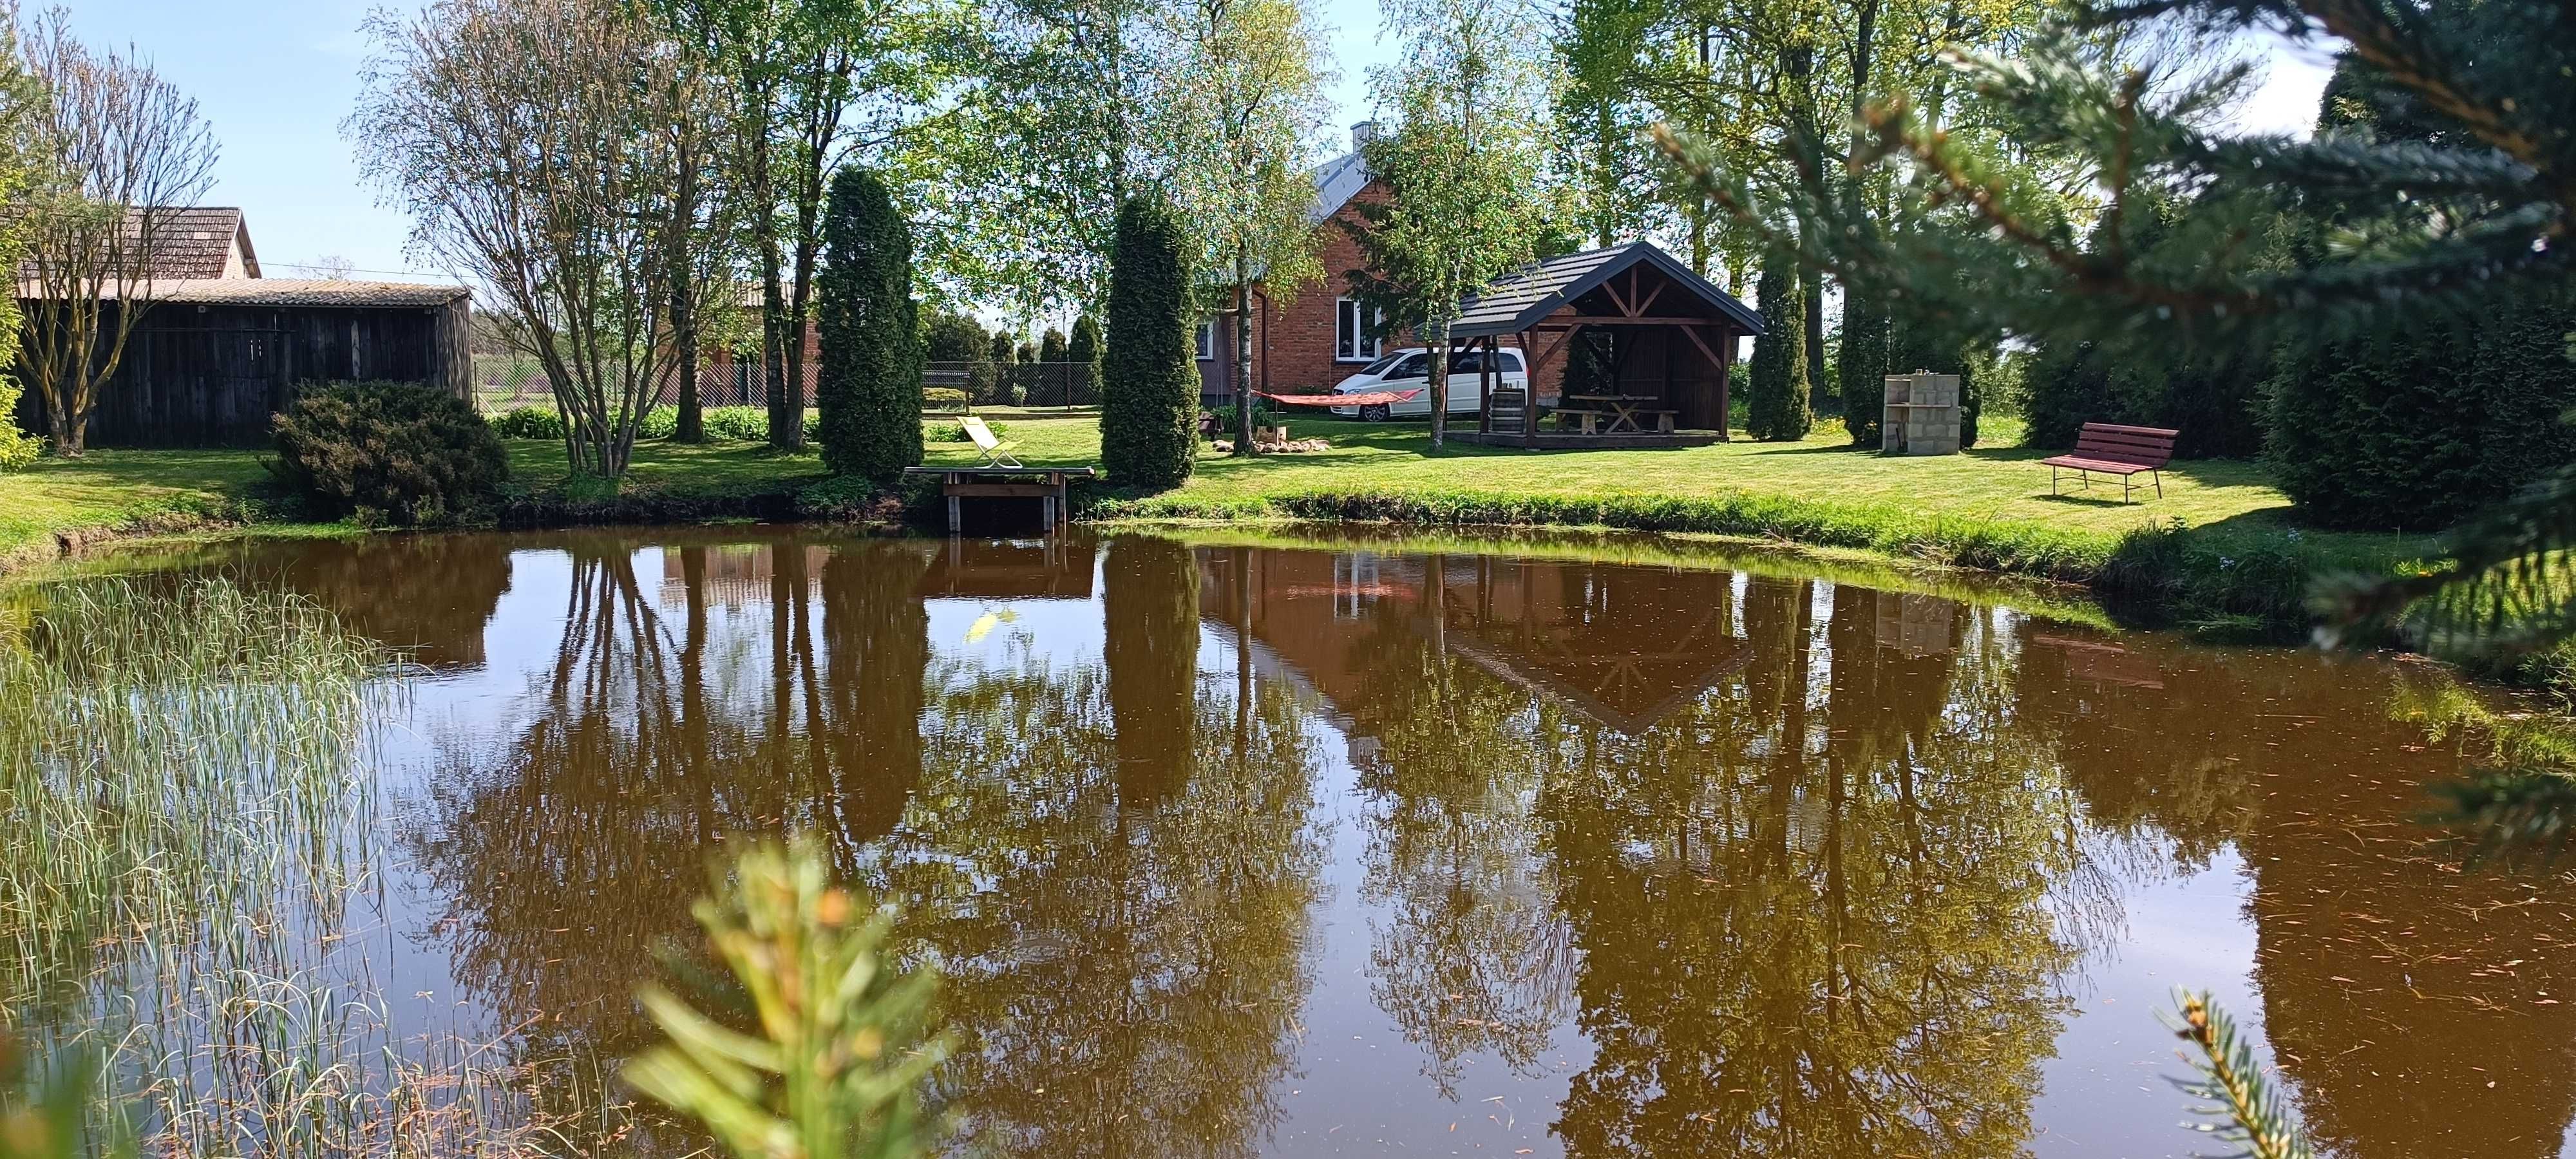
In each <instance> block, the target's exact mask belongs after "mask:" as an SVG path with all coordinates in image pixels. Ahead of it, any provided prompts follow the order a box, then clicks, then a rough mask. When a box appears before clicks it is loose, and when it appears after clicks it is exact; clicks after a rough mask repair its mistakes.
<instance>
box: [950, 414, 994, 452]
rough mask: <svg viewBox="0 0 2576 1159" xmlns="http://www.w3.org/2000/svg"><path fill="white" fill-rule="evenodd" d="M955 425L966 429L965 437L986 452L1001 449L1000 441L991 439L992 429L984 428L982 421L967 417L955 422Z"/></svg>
mask: <svg viewBox="0 0 2576 1159" xmlns="http://www.w3.org/2000/svg"><path fill="white" fill-rule="evenodd" d="M957 425H958V426H961V427H964V428H966V437H967V438H970V439H973V440H975V445H976V446H978V447H981V448H983V449H984V450H987V451H998V450H1001V449H1002V440H1000V439H997V438H994V437H993V428H991V427H988V426H985V425H984V420H983V419H980V418H977V417H976V416H974V415H967V416H966V417H965V418H962V419H959V420H957Z"/></svg>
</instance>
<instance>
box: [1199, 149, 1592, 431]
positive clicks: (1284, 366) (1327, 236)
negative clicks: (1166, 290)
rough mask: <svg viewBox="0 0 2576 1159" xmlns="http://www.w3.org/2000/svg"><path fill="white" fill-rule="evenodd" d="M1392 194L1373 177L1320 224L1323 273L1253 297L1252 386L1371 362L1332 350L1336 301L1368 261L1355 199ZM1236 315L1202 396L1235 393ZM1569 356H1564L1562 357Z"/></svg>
mask: <svg viewBox="0 0 2576 1159" xmlns="http://www.w3.org/2000/svg"><path fill="white" fill-rule="evenodd" d="M1385 199H1386V188H1385V186H1383V185H1379V184H1376V183H1371V184H1370V185H1369V186H1368V187H1367V188H1365V189H1362V190H1360V192H1359V194H1358V195H1357V196H1355V197H1353V198H1352V199H1351V205H1345V206H1343V207H1342V209H1341V212H1339V213H1337V214H1335V215H1334V217H1333V220H1331V221H1329V222H1326V223H1325V224H1324V225H1323V226H1322V227H1321V228H1320V231H1319V233H1320V236H1319V238H1318V241H1319V242H1320V245H1319V247H1318V248H1319V249H1320V251H1321V252H1320V253H1318V254H1317V259H1318V262H1319V264H1320V265H1322V266H1323V269H1324V276H1323V277H1322V278H1321V279H1319V280H1317V281H1314V282H1310V283H1307V284H1306V285H1303V286H1300V287H1298V288H1297V293H1296V294H1295V295H1294V296H1293V297H1291V298H1289V299H1288V300H1287V301H1285V302H1282V301H1279V300H1277V298H1276V297H1274V296H1272V295H1268V294H1259V295H1256V296H1255V298H1254V299H1253V302H1254V306H1255V308H1256V310H1257V314H1256V316H1255V318H1254V320H1253V327H1252V385H1253V389H1255V390H1259V391H1263V392H1266V393H1269V394H1314V393H1319V392H1322V391H1327V390H1330V389H1332V387H1333V384H1334V383H1337V382H1340V381H1341V380H1343V379H1344V378H1347V377H1349V376H1350V375H1352V374H1353V373H1355V372H1357V371H1358V370H1359V369H1360V368H1361V367H1363V366H1366V365H1368V363H1369V361H1370V360H1368V359H1360V360H1356V361H1350V362H1344V361H1340V360H1338V359H1336V358H1335V357H1334V356H1333V353H1334V346H1335V340H1336V338H1337V337H1338V335H1337V333H1336V331H1335V327H1336V326H1338V325H1339V308H1338V305H1337V303H1338V302H1339V301H1340V299H1341V296H1342V295H1343V294H1346V293H1349V292H1350V284H1351V282H1350V273H1351V271H1353V270H1356V269H1360V268H1362V267H1363V266H1364V265H1365V264H1366V262H1365V258H1364V256H1363V255H1362V254H1361V252H1360V247H1359V243H1358V242H1355V241H1352V240H1351V234H1350V231H1351V230H1352V229H1356V228H1359V226H1360V224H1361V222H1360V216H1359V212H1358V210H1356V209H1354V208H1353V206H1356V205H1358V204H1361V203H1363V202H1367V203H1375V202H1381V201H1384V200H1385ZM1233 322H1234V319H1233V315H1232V314H1230V313H1229V314H1226V315H1225V316H1223V317H1221V318H1219V319H1218V322H1217V328H1216V355H1217V357H1216V358H1215V359H1214V360H1213V361H1205V362H1201V363H1199V364H1198V365H1199V381H1200V391H1201V395H1202V397H1203V398H1204V399H1205V400H1206V401H1207V402H1208V403H1209V404H1211V405H1222V404H1224V403H1226V402H1229V401H1231V400H1232V398H1233V393H1232V391H1231V389H1230V388H1229V384H1228V383H1227V381H1226V373H1227V371H1228V369H1229V368H1230V367H1231V366H1232V365H1233V358H1234V353H1233V352H1234V346H1233V342H1234V334H1233V330H1234V325H1233ZM1502 344H1503V345H1505V346H1517V345H1519V339H1518V338H1517V337H1514V336H1505V337H1504V338H1503V339H1502ZM1412 345H1417V343H1416V341H1415V340H1414V337H1413V335H1412V334H1410V333H1400V334H1393V335H1389V336H1388V337H1387V338H1386V339H1385V341H1383V342H1382V343H1381V344H1380V349H1384V350H1396V349H1401V348H1403V347H1406V346H1412ZM1556 361H1557V362H1561V361H1563V360H1562V359H1558V360H1556ZM1562 377H1563V368H1562V367H1561V366H1558V365H1555V364H1554V363H1551V364H1550V365H1549V366H1546V367H1544V368H1542V369H1541V370H1540V372H1539V381H1538V394H1539V398H1540V399H1541V400H1542V401H1553V400H1554V399H1555V398H1556V395H1557V385H1558V382H1559V381H1560V379H1561V378H1562Z"/></svg>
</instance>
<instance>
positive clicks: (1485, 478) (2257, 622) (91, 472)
mask: <svg viewBox="0 0 2576 1159" xmlns="http://www.w3.org/2000/svg"><path fill="white" fill-rule="evenodd" d="M1000 422H1001V425H1002V429H1003V437H1004V438H1005V439H1006V440H1007V441H1008V442H1010V443H1011V444H1012V445H1013V449H1014V451H1015V453H1016V454H1017V455H1018V457H1019V458H1020V459H1022V460H1023V461H1025V462H1028V463H1031V464H1036V465H1047V464H1063V465H1085V466H1087V465H1092V464H1095V463H1097V462H1098V458H1099V446H1100V435H1099V427H1098V421H1097V419H1096V418H1095V417H1093V416H1091V415H1087V414H1075V415H1052V414H1038V413H1014V414H1010V415H1007V416H1002V417H1001V419H1000ZM929 425H930V427H931V428H932V429H933V430H936V431H943V432H952V433H953V432H954V429H955V428H954V425H953V422H951V421H949V420H946V419H938V418H934V419H932V420H931V421H930V424H929ZM1290 425H1291V427H1292V428H1293V431H1294V433H1295V434H1297V435H1298V436H1299V437H1321V438H1323V439H1325V440H1326V441H1328V442H1329V443H1331V445H1332V446H1331V449H1330V450H1328V451H1323V452H1317V453H1311V454H1299V455H1283V456H1263V457H1258V458H1250V459H1238V458H1231V457H1223V456H1216V455H1205V456H1203V457H1202V458H1201V460H1200V462H1199V469H1198V472H1197V474H1196V475H1195V477H1193V478H1192V479H1191V480H1190V481H1189V483H1188V484H1186V485H1184V486H1182V487H1180V488H1177V489H1175V490H1172V491H1168V492H1164V493H1162V494H1158V495H1150V496H1138V495H1126V494H1121V493H1119V492H1117V491H1116V490H1115V488H1114V487H1108V486H1104V487H1100V488H1096V489H1094V490H1093V491H1092V492H1091V493H1090V494H1088V495H1086V496H1083V497H1081V498H1080V499H1079V500H1078V503H1079V504H1080V508H1079V509H1080V510H1081V511H1082V512H1083V513H1084V514H1085V515H1086V516H1087V517H1089V518H1093V519H1102V520H1181V519H1188V520H1210V519H1215V520H1247V519H1249V520H1306V521H1311V520H1339V521H1385V522H1393V523H1405V524H1415V525H1431V526H1470V525H1483V526H1555V527H1607V528H1617V529H1623V530H1634V531H1654V532H1691V533H1706V534H1715V535H1726V536H1739V537H1749V538H1756V539H1774V540H1780V541H1784V542H1789V543H1795V544H1800V545H1807V546H1816V547H1830V548H1847V549H1854V550H1860V551H1868V552H1875V553H1878V554H1881V555H1886V556H1890V557H1895V558H1898V559H1902V560H1907V561H1911V562H1915V563H1919V564H1932V565H1941V566H1954V567H1967V568H1978V569H1984V570H1990V571H1996V572H2002V573H2008V574H2014V575H2023V576H2033V577H2039V578H2043V579H2049V580H2054V581H2059V582H2066V583H2075V584H2082V585H2085V586H2088V587H2090V588H2092V589H2093V590H2095V591H2096V592H2098V593H2101V594H2102V595H2104V596H2106V597H2108V598H2110V599H2112V600H2114V601H2116V602H2126V603H2128V604H2129V605H2130V606H2131V607H2133V608H2136V609H2138V610H2140V611H2142V612H2145V613H2150V614H2158V615H2164V616H2169V617H2172V618H2177V619H2180V620H2182V621H2185V622H2188V623H2192V624H2195V625H2197V626H2201V627H2205V628H2219V629H2225V630H2233V631H2242V632H2246V633H2268V634H2276V635H2277V634H2281V633H2284V632H2289V631H2293V630H2295V629H2296V628H2297V627H2298V626H2299V625H2300V624H2301V623H2303V622H2304V619H2305V613H2304V606H2303V603H2304V598H2305V591H2306V588H2307V585H2308V582H2309V580H2310V578H2311V577H2313V576H2315V575H2316V574H2318V573H2320V572H2322V571H2325V570H2329V569H2338V568H2356V569H2362V570H2372V571H2381V570H2388V569H2393V568H2405V567H2411V566H2416V562H2417V561H2418V560H2419V559H2420V558H2421V557H2422V556H2424V555H2425V554H2426V553H2427V552H2428V551H2430V550H2431V549H2432V546H2433V545H2432V543H2431V541H2430V540H2429V539H2427V538H2426V537H2422V536H2411V537H2398V536H2389V535H2359V534H2348V533H2320V532H2316V531H2313V530H2307V529H2302V528H2300V527H2299V526H2298V525H2297V524H2296V523H2295V521H2294V520H2293V519H2292V518H2291V512H2290V507H2289V503H2288V501H2287V500H2286V499H2285V498H2283V497H2282V495H2281V494H2280V493H2279V491H2277V490H2276V489H2274V488H2273V487H2272V486H2271V485H2270V483H2269V482H2268V481H2267V480H2266V479H2265V477H2264V475H2263V473H2262V471H2261V469H2260V468H2259V467H2258V466H2257V465H2255V464H2251V463H2243V462H2228V461H2209V462H2186V463H2178V464H2176V465H2175V466H2174V467H2173V468H2172V469H2171V470H2169V471H2167V472H2166V474H2165V494H2164V495H2163V497H2161V498H2153V497H2150V498H2148V499H2146V500H2143V501H2141V502H2138V503H2135V504H2124V503H2122V502H2120V501H2119V500H2118V498H2117V494H2118V492H2117V491H2116V489H2114V490H2111V491H2110V492H2109V495H2110V496H2111V497H2109V498H2105V497H2104V494H2105V493H2104V491H2103V490H2102V489H2101V484H2099V483H2097V484H2096V489H2095V490H2094V491H2093V492H2092V493H2090V494H2087V493H2084V492H2080V491H2079V492H2076V493H2074V494H2071V495H2067V494H2061V495H2054V496H2052V495H2051V494H2049V480H2048V470H2047V468H2045V467H2043V466H2041V465H2039V463H2038V461H2037V460H2039V459H2040V458H2043V457H2045V454H2046V452H2042V451H2035V450H2024V449H2021V448H2000V449H1997V448H1984V449H1979V450H1975V451H1972V452H1969V453H1967V454H1963V455H1956V456H1943V457H1936V458H1917V459H1892V458H1884V457H1880V456H1878V455H1874V454H1868V453H1864V452H1857V451H1853V450H1851V449H1849V448H1848V447H1847V446H1845V445H1843V442H1842V440H1841V438H1840V436H1839V432H1838V431H1835V430H1831V429H1827V430H1823V431H1820V432H1819V433H1818V434H1817V435H1816V436H1815V437H1814V438H1811V439H1809V440H1807V441H1805V442H1799V443H1755V442H1750V441H1741V440H1739V441H1735V442H1730V443H1723V444H1718V445H1715V446H1709V447H1698V448H1688V449H1679V450H1664V451H1562V452H1547V453H1536V454H1534V453H1530V452H1526V451H1519V450H1509V449H1500V448H1489V447H1464V446H1454V445H1453V446H1450V447H1446V448H1444V449H1442V450H1440V451H1438V452H1433V451H1431V449H1430V447H1429V439H1428V433H1427V431H1426V430H1425V428H1424V427H1423V426H1421V425H1420V424H1385V425H1373V424H1362V423H1355V422H1339V421H1333V420H1305V421H1296V422H1292V423H1291V424H1290ZM1991 433H1992V434H1994V435H1996V436H2000V437H2003V438H2010V437H2011V436H2012V435H2013V434H2014V433H2015V432H2013V431H2011V430H2009V429H1998V430H1995V431H1993V432H1991ZM510 454H511V460H512V483H511V487H510V493H509V495H508V496H507V498H506V499H505V502H504V503H503V504H502V506H501V509H500V510H499V512H498V514H497V518H498V520H499V522H500V523H502V524H503V525H504V526H516V527H536V526H557V525H567V524H588V523H643V522H690V521H704V520H720V519H791V518H854V517H888V516H892V515H893V514H895V513H896V506H895V504H894V503H892V502H891V501H889V500H887V499H883V498H877V497H871V496H868V495H866V494H865V493H863V492H860V491H858V490H856V489H853V488H850V487H847V486H844V485H839V484H834V483H831V482H829V481H828V477H827V476H825V475H824V474H823V472H822V467H821V464H820V462H819V461H818V460H817V459H816V458H815V457H814V456H812V455H779V454H773V453H771V452H769V451H766V450H764V449H762V448H760V447H759V446H757V445H754V444H749V443H715V444H705V445H698V446H683V445H679V444H671V443H646V444H643V445H640V446H639V447H637V449H636V455H635V460H634V464H633V466H632V468H631V469H630V471H629V473H628V476H627V478H626V480H625V481H624V483H623V484H622V485H621V486H619V487H617V488H614V489H610V488H606V487H602V486H600V485H598V484H596V483H594V482H591V481H587V480H580V479H574V478H571V477H569V475H568V472H567V471H566V469H565V467H564V459H563V454H562V451H561V449H560V448H559V447H557V446H556V445H554V444H552V443H547V442H514V443H512V444H511V445H510ZM259 458H260V454H259V453H258V452H255V451H148V452H147V451H106V452H96V453H93V454H92V455H91V456H90V457H89V458H87V459H84V460H80V461H77V462H71V463H65V462H61V461H54V460H48V461H46V462H44V463H42V464H40V465H39V466H38V467H37V468H36V469H34V470H32V471H29V472H27V473H24V474H20V475H15V476H0V513H5V514H0V560H16V561H18V562H24V561H25V560H27V559H31V558H47V557H50V556H52V555H53V554H55V553H56V551H57V550H58V546H59V545H61V544H64V543H73V544H77V543H79V542H82V541H85V540H88V539H93V538H97V537H100V536H106V535H113V534H119V533H130V532H134V531H144V532H153V531H166V530H171V529H178V528H186V527H189V526H192V525H202V524H206V523H212V522H223V521H236V520H237V521H248V522H256V523H260V524H262V528H261V529H262V530H263V531H264V532H282V531H303V532H308V533H311V532H317V531H337V530H341V529H339V528H336V527H324V526H316V525H311V524H298V523H296V522H294V516H293V514H292V512H291V510H290V509H289V508H288V507H287V506H286V505H283V504H279V503H276V502H274V501H273V500H269V499H266V498H264V497H263V493H262V483H263V480H264V472H263V471H262V469H261V467H260V465H259V462H258V460H259ZM927 461H928V462H929V463H930V464H932V465H961V466H962V465H971V464H973V463H975V462H977V461H979V459H978V456H977V455H976V453H975V451H974V449H973V447H972V446H971V445H969V444H966V443H963V442H954V441H934V442H932V443H931V444H930V445H929V447H928V454H927Z"/></svg>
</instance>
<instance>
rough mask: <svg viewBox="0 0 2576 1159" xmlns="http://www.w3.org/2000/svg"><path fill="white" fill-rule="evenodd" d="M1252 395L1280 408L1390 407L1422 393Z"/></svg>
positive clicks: (1419, 390) (1258, 392) (1407, 391)
mask: <svg viewBox="0 0 2576 1159" xmlns="http://www.w3.org/2000/svg"><path fill="white" fill-rule="evenodd" d="M1252 393H1254V394H1257V395H1260V396H1261V397H1263V398H1266V399H1269V400H1270V401H1272V402H1275V403H1278V404H1279V405H1281V406H1392V405H1394V404H1396V403H1399V402H1404V401H1406V400H1408V399H1411V398H1412V397H1413V396H1415V395H1417V394H1420V393H1422V388H1421V387H1418V386H1417V387H1415V388H1413V389H1412V390H1406V391H1391V390H1381V391H1379V392H1377V393H1375V394H1271V393H1268V392H1267V391H1259V390H1256V391H1253V392H1252Z"/></svg>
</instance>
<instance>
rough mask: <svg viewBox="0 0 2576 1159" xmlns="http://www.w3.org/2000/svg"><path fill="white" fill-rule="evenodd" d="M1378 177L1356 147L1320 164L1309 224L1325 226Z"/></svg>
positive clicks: (1310, 208) (1316, 172) (1307, 209)
mask: <svg viewBox="0 0 2576 1159" xmlns="http://www.w3.org/2000/svg"><path fill="white" fill-rule="evenodd" d="M1375 176H1376V174H1373V173H1370V172H1369V167H1368V159H1367V158H1365V157H1362V156H1361V155H1360V154H1359V151H1358V150H1356V149H1354V150H1352V151H1351V152H1348V153H1344V154H1342V155H1341V156H1339V157H1335V158H1333V159H1332V160H1330V161H1326V162H1324V163H1323V164H1322V165H1321V166H1318V167H1317V168H1316V170H1315V204H1313V205H1311V206H1308V207H1307V208H1306V224H1308V225H1322V224H1324V223H1325V222H1328V221H1331V220H1333V215H1334V214H1336V213H1340V212H1341V211H1342V207H1343V206H1345V205H1349V204H1350V203H1351V199H1352V198H1354V197H1357V196H1359V195H1360V190H1363V189H1366V188H1368V183H1369V181H1370V179H1371V178H1373V177H1375Z"/></svg>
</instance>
